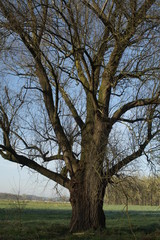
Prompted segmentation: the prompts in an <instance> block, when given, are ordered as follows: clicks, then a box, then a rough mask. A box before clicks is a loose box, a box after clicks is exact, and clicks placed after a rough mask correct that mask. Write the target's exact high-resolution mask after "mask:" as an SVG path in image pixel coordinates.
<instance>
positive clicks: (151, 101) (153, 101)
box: [111, 93, 160, 124]
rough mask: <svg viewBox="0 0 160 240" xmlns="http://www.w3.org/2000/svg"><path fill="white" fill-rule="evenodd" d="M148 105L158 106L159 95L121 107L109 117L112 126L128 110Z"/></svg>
mask: <svg viewBox="0 0 160 240" xmlns="http://www.w3.org/2000/svg"><path fill="white" fill-rule="evenodd" d="M150 104H160V98H159V93H158V94H157V96H155V97H154V98H151V99H139V100H135V101H132V102H129V103H127V104H125V105H123V106H122V107H121V108H120V109H118V110H117V111H116V112H115V113H114V114H113V116H112V117H111V121H112V124H114V123H115V122H116V121H117V120H120V118H121V116H122V115H123V114H124V113H126V112H127V111H128V110H130V109H132V108H135V107H140V106H146V105H150Z"/></svg>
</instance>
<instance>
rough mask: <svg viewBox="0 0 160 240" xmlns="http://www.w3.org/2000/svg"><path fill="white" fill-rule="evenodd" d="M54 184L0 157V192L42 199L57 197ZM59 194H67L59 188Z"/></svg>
mask: <svg viewBox="0 0 160 240" xmlns="http://www.w3.org/2000/svg"><path fill="white" fill-rule="evenodd" d="M54 186H55V183H54V182H52V181H49V180H48V179H47V178H46V177H43V176H41V175H40V174H37V173H33V172H32V171H31V170H29V169H28V168H27V167H23V168H22V169H21V167H20V166H18V164H15V163H12V162H9V161H6V160H3V159H2V157H0V192H1V193H2V192H3V193H14V194H17V195H18V194H20V195H21V194H31V195H37V196H43V197H51V198H52V197H55V196H57V193H56V190H55V189H54ZM59 193H60V194H62V195H64V194H66V193H67V192H66V191H64V189H63V190H62V189H61V188H59Z"/></svg>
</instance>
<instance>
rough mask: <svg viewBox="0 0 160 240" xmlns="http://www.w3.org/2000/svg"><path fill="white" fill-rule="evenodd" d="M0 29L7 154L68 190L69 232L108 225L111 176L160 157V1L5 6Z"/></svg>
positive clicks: (29, 0)
mask: <svg viewBox="0 0 160 240" xmlns="http://www.w3.org/2000/svg"><path fill="white" fill-rule="evenodd" d="M0 29H1V30H0V44H1V48H0V56H1V60H0V61H1V69H0V70H1V79H0V85H1V89H0V91H1V96H0V128H1V130H0V136H1V138H0V154H1V156H2V157H3V158H4V159H6V160H9V161H12V162H15V163H18V164H20V165H21V166H27V167H29V168H31V169H33V170H35V171H37V172H39V173H41V174H42V175H44V176H46V177H48V178H49V179H51V180H53V181H55V182H57V183H58V184H60V185H62V186H64V187H66V188H68V189H69V191H70V195H71V198H70V201H71V204H72V208H73V214H72V220H71V227H70V228H71V231H77V230H82V229H88V228H92V227H93V228H98V227H104V226H105V217H104V214H103V210H102V205H103V198H104V192H105V188H106V186H107V184H108V183H109V182H112V177H113V176H114V175H117V174H118V172H119V171H120V170H122V169H123V168H124V167H125V166H126V165H128V164H129V163H131V162H133V161H134V160H140V157H141V156H145V158H146V159H147V161H148V162H150V161H151V160H153V158H154V160H155V161H157V162H158V161H159V159H158V151H159V150H160V149H159V136H160V135H159V131H160V121H159V119H160V107H159V105H160V61H159V60H160V4H159V1H158V0H142V1H140V0H124V1H119V0H101V1H95V0H83V1H78V0H69V1H66V0H59V1H57V0H54V1H51V0H21V1H19V0H14V1H13V0H12V1H11V0H6V1H5V3H4V1H1V0H0ZM94 206H95V207H94ZM93 207H94V210H93ZM89 209H90V210H89ZM91 209H92V210H91ZM82 212H83V214H82ZM79 213H81V219H80V217H79V216H78V215H79ZM82 215H83V216H82ZM86 219H88V220H86ZM85 220H86V221H85Z"/></svg>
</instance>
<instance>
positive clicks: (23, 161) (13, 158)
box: [0, 144, 70, 189]
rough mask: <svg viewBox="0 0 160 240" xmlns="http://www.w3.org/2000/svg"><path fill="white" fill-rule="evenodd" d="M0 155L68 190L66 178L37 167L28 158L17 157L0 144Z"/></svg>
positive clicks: (10, 149) (68, 181) (13, 152)
mask: <svg viewBox="0 0 160 240" xmlns="http://www.w3.org/2000/svg"><path fill="white" fill-rule="evenodd" d="M4 152H6V153H4ZM0 154H1V156H2V157H3V158H4V159H7V160H9V161H11V162H15V163H18V164H20V165H22V166H27V167H29V168H31V169H33V170H35V171H36V172H39V173H41V174H42V175H43V176H45V177H47V178H49V179H51V180H53V181H55V182H57V183H58V184H60V185H61V186H64V187H66V188H68V189H69V183H70V180H69V179H68V178H67V177H64V176H62V175H61V174H58V173H55V172H53V171H50V170H48V169H47V168H44V167H43V166H41V165H39V164H38V163H36V162H34V161H32V160H30V159H29V158H27V157H25V156H23V155H18V154H17V153H16V152H15V151H14V150H13V149H12V148H7V147H5V146H3V145H1V144H0Z"/></svg>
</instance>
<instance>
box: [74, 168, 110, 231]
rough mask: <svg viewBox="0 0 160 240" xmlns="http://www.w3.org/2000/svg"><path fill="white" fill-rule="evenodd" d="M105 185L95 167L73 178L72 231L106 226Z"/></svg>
mask: <svg viewBox="0 0 160 240" xmlns="http://www.w3.org/2000/svg"><path fill="white" fill-rule="evenodd" d="M105 187H106V185H105V183H104V182H103V181H102V178H101V177H100V176H98V175H97V174H96V172H95V171H94V170H93V169H90V171H89V172H88V173H87V174H82V173H81V174H79V176H76V177H75V178H74V179H73V181H72V187H71V190H70V202H71V205H72V218H71V223H70V231H71V232H81V231H85V230H89V229H94V230H95V229H102V228H105V214H104V211H103V199H104V194H105Z"/></svg>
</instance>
